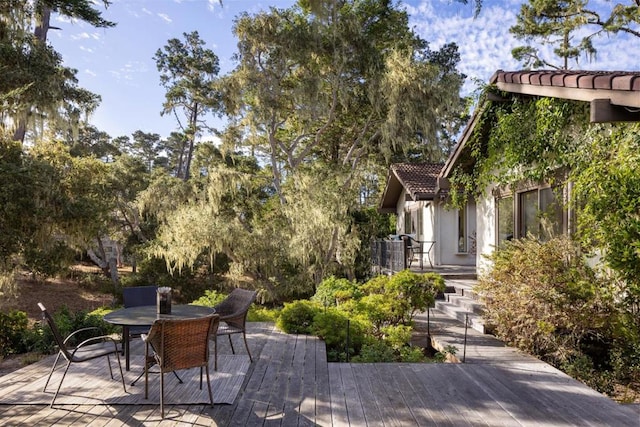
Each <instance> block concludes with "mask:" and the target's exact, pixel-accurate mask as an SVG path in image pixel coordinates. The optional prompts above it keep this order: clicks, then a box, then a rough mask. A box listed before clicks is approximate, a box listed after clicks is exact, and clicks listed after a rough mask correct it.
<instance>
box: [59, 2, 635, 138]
mask: <svg viewBox="0 0 640 427" xmlns="http://www.w3.org/2000/svg"><path fill="white" fill-rule="evenodd" d="M592 1H603V2H604V1H606V0H592ZM94 2H95V3H100V4H102V3H101V2H99V1H95V0H94ZM293 4H294V1H293V0H266V1H261V0H258V1H256V0H223V1H222V4H220V2H219V1H218V0H112V4H111V5H110V6H109V7H108V8H107V9H106V10H105V9H104V8H101V6H97V7H98V8H101V9H100V10H102V11H103V17H104V18H105V19H107V20H110V21H113V22H116V23H117V25H116V26H115V27H113V28H106V29H102V28H94V27H91V26H90V25H88V24H85V23H83V22H78V21H70V20H68V19H66V20H63V19H60V17H59V16H54V17H53V21H54V22H52V25H53V26H56V27H59V28H60V30H51V31H50V32H49V41H50V43H51V44H52V46H53V47H54V49H56V50H57V51H58V52H59V53H60V54H61V55H62V57H63V61H64V63H65V65H66V66H67V67H71V68H74V69H77V70H78V72H77V78H78V80H79V82H78V84H79V85H80V86H81V87H83V88H85V89H88V90H90V91H92V92H94V93H96V94H98V95H100V96H101V97H102V103H101V104H100V106H99V107H98V109H97V110H96V112H95V113H94V114H93V116H92V117H91V119H90V121H91V123H93V124H94V125H95V126H96V127H97V128H98V129H99V130H102V131H105V132H107V133H108V134H109V135H110V136H111V137H117V136H123V135H127V136H131V134H132V133H133V132H135V131H136V130H142V131H144V132H152V133H158V134H160V136H161V137H163V138H165V137H167V136H168V135H169V134H170V133H171V132H172V131H175V130H176V129H177V123H176V121H175V118H174V117H173V116H172V115H166V116H161V115H160V111H161V110H162V103H163V101H164V96H165V89H164V88H163V87H162V86H161V85H160V79H159V72H158V70H157V67H156V63H155V61H154V59H153V56H154V54H155V52H156V51H157V50H158V49H161V48H162V47H163V46H165V45H166V43H167V41H168V40H169V39H171V38H178V39H181V40H183V39H184V37H183V33H185V32H191V31H198V33H199V34H200V37H201V39H202V40H204V41H205V42H206V43H207V45H206V47H207V48H209V49H211V50H213V51H214V52H215V54H216V55H217V56H218V57H219V59H220V68H221V70H220V75H223V74H225V73H227V72H229V71H231V70H232V69H233V68H234V62H233V54H234V52H235V51H236V44H237V40H236V39H235V37H234V36H233V32H232V27H233V22H234V19H235V18H236V17H237V16H238V14H240V13H242V12H247V13H249V14H253V13H257V12H259V11H261V10H268V8H269V7H275V8H279V9H284V8H287V7H290V6H291V5H293ZM399 4H400V7H403V8H406V10H407V12H408V13H409V16H410V26H411V27H412V28H414V30H415V31H416V33H417V34H418V35H420V36H421V37H422V38H423V39H425V40H427V41H428V42H429V43H430V47H431V48H432V49H433V50H436V49H438V48H439V47H441V46H442V45H443V44H445V43H449V42H455V43H457V44H458V46H459V51H460V56H461V60H460V64H459V70H460V71H461V72H462V73H464V74H466V75H467V81H466V83H465V86H464V88H463V94H468V93H470V92H472V91H473V90H474V89H475V88H476V87H477V82H482V83H486V82H487V81H488V80H489V78H490V77H491V76H492V75H493V73H494V72H495V71H496V70H498V69H502V70H505V71H509V70H517V69H520V68H521V67H520V64H518V62H517V61H515V60H514V59H513V58H512V57H511V49H513V48H514V47H516V46H519V45H521V44H522V43H521V42H519V41H518V40H515V39H514V38H513V36H511V35H510V34H509V27H511V26H512V25H514V24H515V22H516V14H517V12H518V10H519V9H520V6H521V4H522V1H519V0H485V1H484V2H483V8H482V11H481V13H480V15H479V16H478V17H475V18H474V6H473V4H471V2H470V4H467V5H465V4H462V3H458V2H455V1H451V0H407V1H404V2H400V3H399ZM638 45H639V43H638V40H637V39H635V40H631V39H629V38H626V39H625V38H620V37H615V38H601V39H599V40H598V41H597V43H596V47H597V48H598V51H599V53H598V56H597V57H596V58H595V60H594V61H592V62H583V63H580V64H579V65H578V66H576V65H575V64H573V65H572V68H574V69H589V70H616V71H622V70H624V71H630V70H640V63H639V61H640V60H639V59H638V58H640V54H639V53H640V52H638ZM634 52H635V53H634ZM214 125H215V124H214ZM218 125H219V126H221V125H222V122H219V124H218Z"/></svg>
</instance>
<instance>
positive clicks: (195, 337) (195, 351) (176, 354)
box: [147, 314, 220, 372]
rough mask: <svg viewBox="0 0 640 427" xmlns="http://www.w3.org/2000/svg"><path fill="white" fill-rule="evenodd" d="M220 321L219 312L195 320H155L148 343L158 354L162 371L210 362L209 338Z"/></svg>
mask: <svg viewBox="0 0 640 427" xmlns="http://www.w3.org/2000/svg"><path fill="white" fill-rule="evenodd" d="M219 324H220V316H219V315H218V314H211V315H209V316H206V317H198V318H194V319H158V320H156V321H155V322H154V323H153V325H152V326H151V329H150V330H149V335H148V337H147V342H148V343H149V344H151V346H152V347H153V349H154V351H155V352H156V354H157V355H158V357H159V363H160V364H161V365H160V369H161V370H162V371H163V372H170V371H175V370H179V369H188V368H196V367H202V366H206V365H207V363H208V361H209V338H210V337H211V335H213V334H215V333H216V331H217V330H218V325H219Z"/></svg>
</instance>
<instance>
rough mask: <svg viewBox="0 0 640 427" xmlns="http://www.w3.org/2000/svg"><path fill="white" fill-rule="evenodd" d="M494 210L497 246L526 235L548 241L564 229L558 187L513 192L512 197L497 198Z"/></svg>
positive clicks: (563, 214) (563, 212) (562, 210)
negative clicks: (514, 193)
mask: <svg viewBox="0 0 640 427" xmlns="http://www.w3.org/2000/svg"><path fill="white" fill-rule="evenodd" d="M514 201H515V202H516V203H515V205H514ZM514 209H515V211H514ZM496 210H497V212H496V228H497V230H496V240H497V242H496V243H497V245H498V246H500V244H501V243H502V242H504V241H505V240H511V239H513V238H514V237H515V238H523V237H526V236H527V235H531V236H533V237H534V238H538V239H541V240H548V239H549V238H551V236H554V235H559V234H562V233H563V232H565V230H566V225H565V223H566V221H565V211H564V209H563V206H562V203H561V201H560V200H559V199H558V189H554V188H548V187H547V188H537V189H535V190H528V191H524V192H520V193H517V194H516V195H515V199H514V196H506V197H502V198H498V199H496ZM515 230H517V232H514V231H515Z"/></svg>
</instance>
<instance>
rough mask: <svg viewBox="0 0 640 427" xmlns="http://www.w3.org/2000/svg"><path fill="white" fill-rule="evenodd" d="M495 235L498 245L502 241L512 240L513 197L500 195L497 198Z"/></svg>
mask: <svg viewBox="0 0 640 427" xmlns="http://www.w3.org/2000/svg"><path fill="white" fill-rule="evenodd" d="M496 205H497V206H498V212H497V215H496V216H497V223H498V224H497V236H498V241H497V242H496V243H497V244H498V246H500V244H501V243H502V242H504V241H507V240H513V229H514V228H513V197H511V196H509V197H502V198H500V199H498V200H497V202H496Z"/></svg>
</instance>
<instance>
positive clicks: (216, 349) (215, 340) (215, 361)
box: [213, 336, 218, 371]
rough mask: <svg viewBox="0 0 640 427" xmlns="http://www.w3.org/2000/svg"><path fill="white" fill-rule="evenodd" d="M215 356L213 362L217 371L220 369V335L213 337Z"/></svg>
mask: <svg viewBox="0 0 640 427" xmlns="http://www.w3.org/2000/svg"><path fill="white" fill-rule="evenodd" d="M213 357H214V363H213V369H214V370H215V371H217V370H218V337H217V336H216V337H214V339H213Z"/></svg>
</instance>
